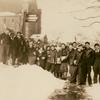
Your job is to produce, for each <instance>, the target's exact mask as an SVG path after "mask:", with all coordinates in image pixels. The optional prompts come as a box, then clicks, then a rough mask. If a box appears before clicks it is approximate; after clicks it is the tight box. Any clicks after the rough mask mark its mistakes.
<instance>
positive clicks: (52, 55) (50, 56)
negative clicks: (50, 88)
mask: <svg viewBox="0 0 100 100" xmlns="http://www.w3.org/2000/svg"><path fill="white" fill-rule="evenodd" d="M56 53H57V51H56V50H55V48H54V45H52V46H51V48H50V50H47V64H46V67H47V70H48V71H50V72H51V73H53V74H54V69H55V63H56Z"/></svg>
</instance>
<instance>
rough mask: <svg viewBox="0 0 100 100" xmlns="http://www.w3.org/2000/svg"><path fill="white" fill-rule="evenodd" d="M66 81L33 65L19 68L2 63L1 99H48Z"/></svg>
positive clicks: (0, 65) (0, 69)
mask: <svg viewBox="0 0 100 100" xmlns="http://www.w3.org/2000/svg"><path fill="white" fill-rule="evenodd" d="M63 85H64V81H62V80H59V79H56V78H55V77H54V76H53V75H52V74H51V73H49V72H47V71H44V70H43V69H42V68H40V67H38V66H36V65H33V66H30V65H23V66H20V67H18V68H14V67H13V66H6V65H3V64H0V100H46V99H47V97H48V96H49V95H50V94H51V93H52V92H53V91H54V90H55V89H60V88H62V87H63Z"/></svg>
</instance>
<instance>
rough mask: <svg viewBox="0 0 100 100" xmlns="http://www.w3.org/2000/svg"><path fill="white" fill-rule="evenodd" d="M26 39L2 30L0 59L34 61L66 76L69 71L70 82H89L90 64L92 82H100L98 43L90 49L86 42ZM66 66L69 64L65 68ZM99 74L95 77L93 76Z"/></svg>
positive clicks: (15, 61) (58, 74) (61, 75)
mask: <svg viewBox="0 0 100 100" xmlns="http://www.w3.org/2000/svg"><path fill="white" fill-rule="evenodd" d="M40 44H41V41H38V42H37V43H35V42H33V41H28V40H26V39H25V38H24V36H23V34H21V33H20V32H18V33H17V34H16V35H15V34H13V33H9V32H5V33H2V34H1V35H0V61H1V62H3V63H4V64H8V63H9V62H8V61H9V59H11V62H12V65H16V64H17V65H20V64H27V63H29V64H31V65H33V64H38V65H39V66H41V67H42V68H43V69H45V70H48V71H50V72H52V73H53V74H54V75H55V76H56V77H58V78H62V79H66V78H67V77H68V72H69V73H70V75H71V76H70V82H71V83H78V84H80V85H81V84H83V85H84V84H86V79H88V84H89V85H91V84H92V78H91V68H93V71H94V78H93V82H94V83H97V80H99V82H100V63H99V61H100V46H99V44H95V45H94V50H93V49H92V48H91V47H90V43H89V42H86V43H85V46H83V45H78V46H77V43H76V42H73V43H72V44H69V45H68V46H66V45H65V44H62V45H60V46H59V45H57V46H54V45H51V46H50V45H49V44H48V46H47V45H40ZM68 66H69V68H68ZM98 76H99V79H97V78H98Z"/></svg>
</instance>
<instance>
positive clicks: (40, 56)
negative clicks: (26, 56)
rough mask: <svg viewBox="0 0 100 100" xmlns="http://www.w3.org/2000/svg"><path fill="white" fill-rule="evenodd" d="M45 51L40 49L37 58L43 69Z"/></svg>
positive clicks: (44, 65)
mask: <svg viewBox="0 0 100 100" xmlns="http://www.w3.org/2000/svg"><path fill="white" fill-rule="evenodd" d="M46 55H47V54H46V50H45V49H44V48H42V47H41V48H40V50H39V58H40V66H41V67H42V68H43V69H45V67H46Z"/></svg>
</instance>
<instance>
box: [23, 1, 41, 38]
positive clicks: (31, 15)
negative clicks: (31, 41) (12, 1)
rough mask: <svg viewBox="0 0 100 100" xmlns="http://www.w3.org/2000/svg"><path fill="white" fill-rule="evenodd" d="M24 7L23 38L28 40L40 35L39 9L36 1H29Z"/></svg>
mask: <svg viewBox="0 0 100 100" xmlns="http://www.w3.org/2000/svg"><path fill="white" fill-rule="evenodd" d="M26 7H27V8H26V11H24V13H23V14H24V28H23V29H24V31H23V33H24V34H25V37H27V38H29V37H30V36H31V35H33V34H40V33H41V9H38V6H37V2H36V0H30V1H29V2H28V5H27V6H26ZM24 9H25V8H24Z"/></svg>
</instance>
